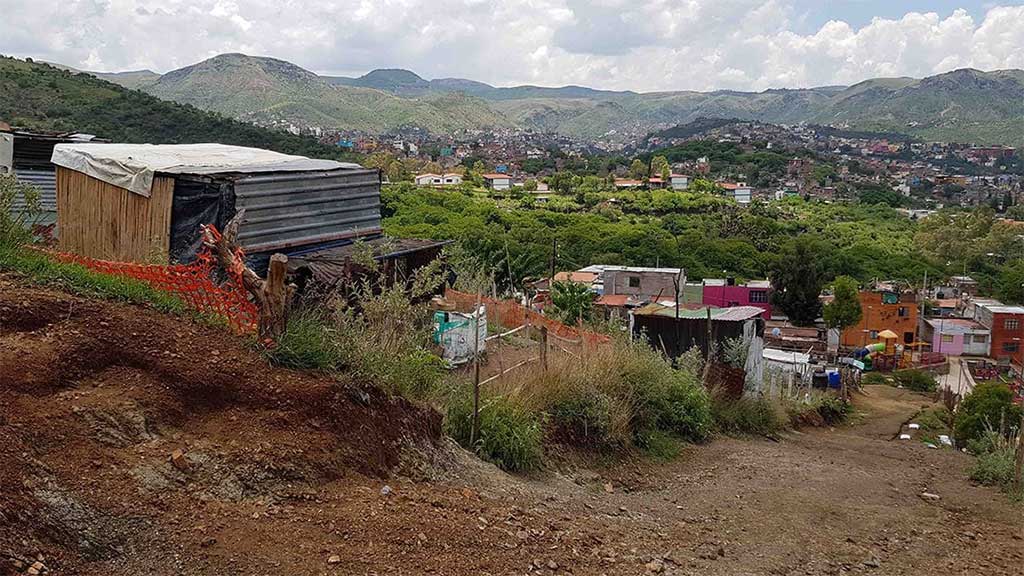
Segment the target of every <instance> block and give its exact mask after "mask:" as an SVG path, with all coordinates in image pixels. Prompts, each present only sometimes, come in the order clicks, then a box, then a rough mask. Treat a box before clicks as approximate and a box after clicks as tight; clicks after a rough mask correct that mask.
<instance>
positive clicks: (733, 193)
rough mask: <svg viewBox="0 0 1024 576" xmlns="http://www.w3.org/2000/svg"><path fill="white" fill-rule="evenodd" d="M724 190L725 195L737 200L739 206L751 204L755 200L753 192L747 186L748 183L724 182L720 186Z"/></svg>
mask: <svg viewBox="0 0 1024 576" xmlns="http://www.w3.org/2000/svg"><path fill="white" fill-rule="evenodd" d="M719 186H721V187H722V188H723V189H724V190H725V195H726V196H729V197H730V198H732V199H733V200H735V201H736V202H737V203H738V204H750V201H751V200H752V199H753V190H752V189H751V188H750V186H747V183H746V182H737V183H735V184H734V183H731V182H722V183H720V184H719Z"/></svg>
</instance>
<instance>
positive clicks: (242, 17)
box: [0, 0, 1024, 90]
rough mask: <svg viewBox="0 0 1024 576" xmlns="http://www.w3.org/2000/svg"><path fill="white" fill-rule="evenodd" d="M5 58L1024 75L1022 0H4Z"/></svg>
mask: <svg viewBox="0 0 1024 576" xmlns="http://www.w3.org/2000/svg"><path fill="white" fill-rule="evenodd" d="M0 14H3V15H4V17H3V18H0V53H4V54H10V55H15V56H20V57H25V56H31V57H34V58H38V59H43V60H50V61H56V62H61V63H64V64H68V65H70V66H75V67H81V68H88V69H100V70H127V69H138V68H151V69H154V70H157V71H167V70H171V69H174V68H177V67H180V66H184V65H187V64H191V63H194V62H196V61H199V60H202V59H204V58H207V57H210V56H212V55H215V54H218V53H223V52H245V53H249V54H255V55H266V56H275V57H278V58H282V59H285V60H289V61H292V62H295V63H296V64H298V65H300V66H303V67H305V68H308V69H311V70H314V71H318V72H323V73H362V72H365V71H367V70H369V69H372V68H376V67H402V68H409V69H411V70H413V71H415V72H417V73H419V74H421V75H422V76H425V77H428V78H433V77H449V76H457V77H466V78H472V79H476V80H482V81H486V82H491V83H494V84H499V85H512V84H520V83H532V84H543V85H562V84H583V85H589V86H595V87H600V88H614V89H632V90H684V89H693V90H707V89H713V88H729V89H742V90H761V89H765V88H771V87H800V86H814V85H824V84H849V83H854V82H858V81H860V80H863V79H866V78H870V77H876V76H897V75H899V76H926V75H930V74H935V73H939V72H944V71H948V70H951V69H954V68H959V67H965V66H972V67H976V68H981V69H996V68H1022V67H1024V27H1022V26H1021V22H1024V6H1015V7H1011V6H1003V7H1000V6H995V7H992V8H989V9H988V10H987V12H985V13H984V16H982V17H980V18H979V19H977V20H976V19H975V18H972V16H970V15H969V14H968V13H967V12H966V11H964V10H957V11H954V12H953V13H950V14H944V15H940V14H936V13H915V12H911V13H907V14H905V15H904V16H903V17H901V18H899V19H895V20H894V19H882V18H875V19H874V20H872V21H871V22H870V23H868V24H866V25H864V26H862V27H860V28H859V29H855V28H853V27H852V26H850V25H849V24H847V23H845V22H842V21H831V22H827V23H825V24H823V25H822V26H821V27H820V28H819V29H817V30H816V31H813V32H812V33H808V34H800V33H797V32H794V31H793V30H794V28H795V27H796V26H797V24H798V23H800V22H802V21H803V19H804V18H803V17H804V15H803V14H800V13H799V12H798V11H797V9H796V8H795V5H794V3H793V2H792V1H787V0H591V1H585V0H506V1H500V2H498V1H496V2H489V1H487V0H322V1H315V2H301V1H297V0H138V1H129V0H70V1H54V0H40V1H35V2H26V1H25V0H0Z"/></svg>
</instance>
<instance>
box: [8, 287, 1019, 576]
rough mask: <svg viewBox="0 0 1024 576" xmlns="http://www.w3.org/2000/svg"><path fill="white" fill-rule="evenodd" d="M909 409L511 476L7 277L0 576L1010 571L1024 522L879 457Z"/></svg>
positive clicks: (303, 377)
mask: <svg viewBox="0 0 1024 576" xmlns="http://www.w3.org/2000/svg"><path fill="white" fill-rule="evenodd" d="M927 403H928V399H926V398H924V397H922V396H918V395H913V394H911V393H906V392H903V391H898V390H894V389H891V388H872V389H870V390H868V393H867V395H865V396H861V397H859V398H858V406H859V408H860V410H862V411H863V412H864V415H863V417H862V418H860V419H859V420H858V422H859V423H858V424H855V425H851V426H847V427H843V428H838V429H835V430H812V431H808V432H805V433H792V434H788V435H786V436H785V437H784V438H783V439H782V440H781V441H780V442H770V441H767V440H731V439H721V440H717V441H715V442H713V443H711V444H709V445H706V446H697V447H688V448H687V449H685V450H684V452H683V454H682V455H681V457H680V458H679V459H677V460H676V461H674V462H671V463H668V464H654V463H651V462H648V461H646V460H644V459H642V458H635V457H634V458H631V459H629V460H626V461H623V462H620V463H618V464H616V465H614V466H612V467H610V468H602V469H598V470H586V469H570V468H569V467H568V466H567V465H565V466H563V467H562V468H561V469H560V470H559V471H546V472H543V473H538V474H536V475H534V476H531V477H528V478H521V477H512V476H509V475H506V474H504V473H501V472H499V471H497V470H496V469H494V468H493V467H491V466H488V465H484V464H481V463H479V462H478V461H476V460H475V459H474V458H472V457H471V456H469V455H468V454H467V453H465V452H464V451H461V450H460V449H458V448H456V447H454V446H453V445H452V444H451V442H450V441H447V440H445V439H444V438H442V437H441V431H440V430H441V428H440V417H439V415H438V414H437V413H436V411H433V410H431V409H429V408H424V407H419V406H415V405H412V404H410V403H408V402H405V401H402V400H400V399H394V398H389V397H388V396H386V395H384V394H382V393H380V392H379V391H377V390H376V389H374V388H373V387H372V386H370V385H364V384H360V383H355V382H344V383H339V382H335V381H332V380H330V379H327V378H324V377H320V376H316V375H310V374H303V373H299V372H292V371H286V370H279V369H272V368H269V367H268V366H267V365H266V363H265V362H264V361H263V359H262V358H261V357H260V356H259V355H258V354H256V353H254V352H253V351H252V350H251V349H250V348H249V347H248V345H247V344H246V343H245V342H244V341H240V340H238V339H236V338H233V337H231V336H229V335H227V334H225V333H224V332H223V331H221V330H219V329H216V328H212V327H207V326H204V325H201V324H196V323H192V322H188V321H183V320H180V319H174V318H169V317H166V316H163V315H160V314H158V313H155V312H152V311H150V310H147V309H144V308H141V307H135V306H126V305H117V304H111V303H106V302H98V301H94V300H86V299H82V298H77V297H73V296H69V295H67V294H64V293H61V292H58V291H54V290H46V289H38V288H26V287H24V286H21V285H19V284H18V283H16V282H15V281H13V280H12V279H11V278H3V277H0V574H4V573H5V572H6V573H11V574H14V573H27V572H29V570H30V569H33V570H36V571H38V572H42V573H53V574H89V575H91V574H96V575H99V574H103V575H107V574H155V575H164V574H167V575H171V574H186V575H192V574H195V575H199V574H239V575H241V574H245V575H249V574H332V575H333V574H338V575H357V574H382V575H383V574H410V575H416V574H454V575H470V574H474V575H475V574H528V573H533V574H552V573H574V574H609V575H611V574H646V573H663V574H722V575H726V574H729V575H738V574H811V575H815V574H879V575H883V574H884V575H892V574H938V573H942V574H972V575H973V574H1015V575H1016V574H1020V573H1021V569H1020V568H1021V566H1022V564H1024V541H1022V540H1021V538H1022V537H1024V533H1022V531H1024V522H1022V516H1021V514H1022V511H1021V508H1020V507H1012V506H1011V505H1010V504H1009V503H1008V501H1007V500H1006V498H1005V497H1004V496H1003V495H1001V494H1000V493H998V492H997V491H995V490H992V489H988V488H981V487H975V486H971V485H970V484H969V483H968V482H966V480H965V478H966V467H967V466H968V465H969V459H968V457H967V456H965V455H963V454H958V453H955V452H953V451H950V450H929V449H927V448H925V447H924V446H923V445H921V444H919V443H901V442H898V441H892V440H890V439H891V437H892V435H893V434H894V433H895V431H896V430H897V429H898V426H899V424H900V423H902V422H903V421H905V420H906V418H908V417H909V416H910V415H912V414H914V413H915V412H916V411H917V410H918V409H919V408H920V406H921V405H922V404H927ZM924 492H928V493H931V494H936V495H938V496H939V499H938V500H933V499H926V498H923V497H922V496H921V494H922V493H924ZM33 566H34V568H33Z"/></svg>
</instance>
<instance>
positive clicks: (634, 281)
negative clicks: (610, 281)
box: [629, 276, 640, 288]
mask: <svg viewBox="0 0 1024 576" xmlns="http://www.w3.org/2000/svg"><path fill="white" fill-rule="evenodd" d="M629 287H630V288H639V287H640V277H639V276H630V277H629Z"/></svg>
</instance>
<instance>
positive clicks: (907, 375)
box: [892, 369, 938, 392]
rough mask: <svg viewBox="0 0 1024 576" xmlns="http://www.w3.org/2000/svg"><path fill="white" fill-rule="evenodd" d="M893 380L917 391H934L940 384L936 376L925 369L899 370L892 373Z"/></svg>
mask: <svg viewBox="0 0 1024 576" xmlns="http://www.w3.org/2000/svg"><path fill="white" fill-rule="evenodd" d="M892 378H893V381H894V382H895V383H896V384H898V385H900V386H903V387H904V388H906V389H908V390H913V391H915V392H934V391H935V388H936V387H937V386H938V382H936V381H935V376H932V375H931V373H930V372H926V371H924V370H913V369H911V370H898V371H896V372H893V373H892Z"/></svg>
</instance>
